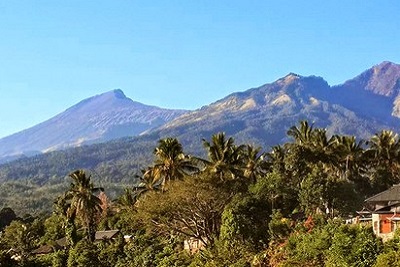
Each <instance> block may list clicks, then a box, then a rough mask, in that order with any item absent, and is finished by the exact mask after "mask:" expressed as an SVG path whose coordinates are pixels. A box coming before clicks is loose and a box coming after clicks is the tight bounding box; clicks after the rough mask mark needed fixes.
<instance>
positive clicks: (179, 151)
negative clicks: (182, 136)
mask: <svg viewBox="0 0 400 267" xmlns="http://www.w3.org/2000/svg"><path fill="white" fill-rule="evenodd" d="M154 154H155V156H156V161H155V164H154V166H152V167H151V168H149V169H147V170H146V172H145V173H143V175H144V177H145V178H146V179H148V178H149V177H153V181H152V183H151V186H153V185H158V184H159V185H160V186H161V190H164V189H165V185H166V183H167V182H169V181H171V180H182V179H183V177H184V176H186V175H189V174H193V173H197V172H198V171H199V168H198V166H197V165H196V164H195V163H194V161H193V160H192V159H191V158H190V157H189V156H187V155H185V154H184V153H183V148H182V145H181V144H180V143H179V141H178V140H177V139H176V138H165V139H161V140H160V141H159V142H158V147H156V148H155V150H154Z"/></svg>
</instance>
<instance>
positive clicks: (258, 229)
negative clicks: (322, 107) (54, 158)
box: [0, 121, 400, 267]
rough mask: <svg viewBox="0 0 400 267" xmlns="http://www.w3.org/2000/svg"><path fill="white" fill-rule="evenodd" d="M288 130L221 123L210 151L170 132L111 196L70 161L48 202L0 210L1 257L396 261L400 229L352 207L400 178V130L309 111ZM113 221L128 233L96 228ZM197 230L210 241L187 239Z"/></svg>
mask: <svg viewBox="0 0 400 267" xmlns="http://www.w3.org/2000/svg"><path fill="white" fill-rule="evenodd" d="M287 134H288V139H289V140H290V141H289V142H286V143H285V144H282V145H277V146H274V147H273V148H272V150H269V151H267V152H264V151H263V150H262V149H261V148H257V147H254V146H251V145H248V144H242V143H237V142H236V141H235V140H234V139H233V138H232V137H229V136H227V135H226V134H224V133H217V134H214V135H213V136H212V137H211V138H210V139H206V140H204V141H203V142H202V143H203V147H204V152H205V153H204V154H205V155H206V156H204V157H202V156H195V155H188V154H187V153H186V152H185V150H184V146H182V144H181V143H180V142H179V140H178V139H176V138H164V139H161V140H159V141H158V143H157V144H156V146H155V148H154V149H153V148H149V149H150V154H152V155H153V160H152V161H151V162H150V163H149V164H147V165H146V166H145V167H143V168H142V170H141V172H140V175H139V177H138V179H139V183H137V184H136V185H135V186H134V185H128V186H127V187H126V188H125V190H124V192H123V193H121V194H120V195H119V196H118V198H116V199H115V200H114V201H112V200H111V198H109V197H108V194H109V191H110V189H112V188H111V187H109V185H108V184H106V183H104V184H99V183H98V181H96V179H95V175H93V172H92V171H90V170H89V171H85V170H76V171H73V170H72V171H70V172H69V175H68V177H66V178H65V179H66V180H65V182H67V183H69V186H66V187H65V188H57V189H58V190H60V192H59V193H55V194H54V195H55V196H54V198H53V199H52V200H50V199H48V200H47V201H49V202H50V203H48V204H51V206H52V207H53V208H52V213H51V214H41V215H35V216H27V215H24V216H21V215H20V214H18V213H17V215H15V214H14V213H13V211H12V210H11V209H9V208H7V209H3V210H1V211H0V219H1V226H2V227H3V234H2V235H1V236H0V252H1V254H0V255H1V257H0V261H1V264H2V265H4V264H6V266H69V267H72V266H88V264H90V265H93V264H95V265H97V266H173V265H175V266H192V267H194V266H215V267H217V266H375V267H382V266H396V265H395V264H398V258H399V257H400V252H399V251H398V249H397V247H398V246H399V245H400V236H398V235H396V237H395V238H394V239H393V240H391V241H389V242H387V243H385V244H383V243H382V241H381V240H380V239H378V238H376V237H375V236H374V234H373V232H372V228H371V226H368V225H361V224H356V225H345V224H344V219H345V218H348V216H351V215H354V214H355V211H357V210H360V209H361V208H362V203H363V200H364V199H365V198H366V197H368V196H370V195H372V194H376V193H378V192H380V191H382V190H385V189H387V188H389V187H390V186H391V185H393V184H395V183H399V182H400V176H399V169H400V161H399V157H398V155H399V153H400V140H399V137H398V135H397V134H395V133H394V132H392V131H386V130H384V131H381V132H380V133H377V134H376V135H374V136H373V137H371V138H370V139H369V140H368V141H361V140H360V141H358V140H356V138H355V137H353V136H343V135H334V136H329V135H328V134H327V132H326V130H324V129H322V128H315V127H314V126H313V125H311V124H309V123H308V122H306V121H302V122H300V123H299V124H298V125H297V126H293V127H291V128H290V129H289V130H288V132H287ZM92 178H94V179H92ZM11 189H12V187H10V190H11ZM19 189H20V191H19V193H21V192H22V191H24V190H29V188H27V187H25V188H22V187H20V188H19ZM55 191H57V190H55ZM44 193H45V192H44V191H42V194H44ZM28 201H30V200H28ZM18 215H19V217H18ZM107 229H119V230H120V231H121V233H123V234H128V235H130V236H131V239H130V240H124V239H123V238H122V236H120V237H119V238H116V239H108V240H107V239H103V240H102V241H99V240H98V239H96V234H95V233H96V231H101V230H107ZM62 237H66V239H63V240H64V241H62V243H60V242H61V241H59V240H60V238H62ZM185 240H186V243H185V242H184V241H185ZM57 242H58V243H57ZM188 242H191V243H190V244H194V243H193V242H195V243H196V247H197V248H200V250H201V251H198V250H196V249H193V248H192V249H190V247H189V248H188V249H184V247H183V244H184V243H185V244H189V243H188ZM46 244H47V247H46V246H45V245H46ZM39 248H40V249H39ZM45 248H46V250H45ZM37 249H39V250H37ZM39 251H40V253H39ZM43 251H46V252H43ZM39 254H41V255H39ZM43 254H45V255H43ZM12 256H14V257H12Z"/></svg>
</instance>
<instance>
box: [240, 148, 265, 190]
mask: <svg viewBox="0 0 400 267" xmlns="http://www.w3.org/2000/svg"><path fill="white" fill-rule="evenodd" d="M260 151H261V148H254V147H253V146H250V145H247V146H245V149H244V150H243V160H244V167H243V176H244V177H245V178H247V179H249V181H250V182H251V183H254V182H256V180H257V178H258V177H260V176H263V175H265V174H266V170H267V166H266V162H265V160H264V159H265V153H260Z"/></svg>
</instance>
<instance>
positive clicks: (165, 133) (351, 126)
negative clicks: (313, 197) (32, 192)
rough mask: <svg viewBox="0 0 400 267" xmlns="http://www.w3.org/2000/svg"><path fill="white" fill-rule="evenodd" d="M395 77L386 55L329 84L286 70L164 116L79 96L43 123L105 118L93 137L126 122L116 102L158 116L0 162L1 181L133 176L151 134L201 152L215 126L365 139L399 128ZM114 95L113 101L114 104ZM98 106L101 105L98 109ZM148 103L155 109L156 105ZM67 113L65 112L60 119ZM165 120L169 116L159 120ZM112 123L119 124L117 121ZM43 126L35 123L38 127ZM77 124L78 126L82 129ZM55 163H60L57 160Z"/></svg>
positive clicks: (264, 143)
mask: <svg viewBox="0 0 400 267" xmlns="http://www.w3.org/2000/svg"><path fill="white" fill-rule="evenodd" d="M399 81H400V66H399V65H397V64H394V63H391V62H383V63H381V64H379V65H376V66H374V67H372V68H371V69H369V70H366V71H365V72H363V73H361V74H360V75H359V76H357V77H355V78H353V79H350V80H348V81H346V82H344V83H343V84H341V85H335V86H330V85H329V84H328V83H327V82H326V81H325V80H324V79H323V78H321V77H317V76H309V77H304V76H301V75H298V74H294V73H289V74H288V75H286V76H285V77H283V78H280V79H278V80H277V81H275V82H273V83H269V84H265V85H262V86H260V87H258V88H252V89H249V90H246V91H244V92H238V93H233V94H231V95H228V96H227V97H225V98H223V99H221V100H218V101H216V102H214V103H212V104H210V105H207V106H204V107H202V108H200V109H197V110H195V111H189V112H184V111H168V112H167V111H165V112H167V113H165V114H168V115H165V116H164V117H163V118H164V120H163V121H162V120H161V121H160V120H156V119H154V117H156V116H151V118H148V117H146V116H148V115H149V114H151V113H150V112H143V113H141V112H140V111H137V109H135V108H133V106H135V107H137V106H140V110H143V109H145V107H144V106H143V105H142V104H138V103H135V102H133V101H131V100H130V99H127V98H126V97H125V96H124V95H123V94H122V92H121V91H113V92H109V93H106V94H103V95H100V96H97V97H94V98H91V99H88V100H85V101H83V102H81V103H79V104H78V105H76V106H74V107H72V108H70V109H68V110H67V111H66V112H64V113H62V114H60V115H59V116H57V117H55V118H53V119H51V120H49V121H47V122H46V123H44V124H49V125H48V127H53V128H51V129H53V130H54V131H56V130H57V129H56V128H57V127H56V126H54V125H53V123H56V122H58V121H59V120H60V121H69V122H70V124H69V125H68V127H65V126H64V129H67V130H68V128H70V127H75V128H76V127H78V128H79V127H81V124H82V125H85V126H84V127H82V128H83V129H86V128H90V129H91V128H95V129H101V127H100V126H103V125H106V126H108V127H105V126H103V128H106V129H107V131H100V132H101V133H102V135H99V136H100V137H96V138H95V139H94V140H105V139H106V138H104V136H108V137H110V135H107V134H104V132H106V133H107V132H108V133H109V132H115V131H113V129H114V128H119V129H121V128H123V127H122V126H120V125H124V124H123V123H122V122H124V123H125V122H126V121H129V120H128V119H127V118H132V117H131V115H129V116H128V115H126V116H125V117H124V116H121V114H125V113H124V112H121V110H125V109H126V110H129V112H128V113H129V114H132V113H133V111H132V110H136V111H137V112H138V113H137V114H142V117H141V116H135V118H136V120H135V122H134V123H133V122H131V121H129V122H128V123H127V125H135V124H138V122H137V121H138V119H137V118H142V120H141V121H140V122H141V123H143V122H149V121H154V120H155V121H157V122H159V124H156V123H153V124H150V123H149V125H151V126H156V125H157V126H158V127H153V128H152V129H151V130H148V128H146V129H144V128H140V130H139V131H137V132H135V133H136V134H138V133H143V132H144V131H145V133H144V134H142V135H140V136H137V137H134V138H128V139H126V138H125V139H121V140H114V141H112V142H107V143H104V144H97V145H94V146H93V145H92V146H83V147H79V148H75V149H69V150H66V151H60V152H54V153H47V154H45V155H42V156H36V157H34V158H26V159H20V160H18V161H14V162H13V163H10V164H6V165H0V181H7V180H8V179H11V178H12V179H20V178H29V179H31V178H32V179H33V178H34V179H37V180H38V181H39V180H40V183H45V182H46V180H47V179H48V178H49V177H50V176H57V177H59V176H63V175H65V174H66V173H67V172H68V171H70V170H73V169H76V168H86V169H93V170H95V171H96V172H97V173H103V174H105V176H106V177H108V178H107V179H111V180H114V181H116V180H123V179H131V177H132V176H133V174H134V173H135V172H137V171H138V169H139V168H141V167H144V166H145V165H146V164H149V163H150V161H151V158H152V151H153V149H154V147H155V146H156V144H157V140H159V139H161V138H165V137H169V136H172V137H177V138H178V139H179V140H180V142H181V143H182V144H183V145H184V148H185V151H186V152H188V153H192V154H197V155H202V154H204V149H203V148H202V140H203V139H209V138H210V137H211V135H212V134H215V133H217V132H220V131H224V132H225V133H226V134H227V135H229V136H233V137H234V138H235V140H236V142H237V143H250V144H254V145H256V146H261V147H262V148H264V149H265V150H269V149H270V147H271V146H274V145H277V144H280V143H283V142H287V141H288V137H287V135H286V132H287V130H288V129H289V128H290V127H291V126H293V125H297V124H298V122H299V121H301V120H308V121H309V122H310V123H314V125H315V126H316V127H322V128H326V129H327V131H328V134H344V135H355V136H357V137H358V138H363V139H368V138H369V137H371V136H372V135H373V134H375V133H377V132H379V131H381V130H383V129H389V130H394V131H396V132H400V119H399V116H398V115H397V114H398V113H397V112H398V110H399V106H398V105H399V102H400V101H399V98H400V97H399V95H400V90H399V83H400V82H399ZM116 102H117V103H119V104H118V105H116V104H115V103H116ZM121 102H122V103H125V104H126V106H127V107H125V106H124V105H123V104H121ZM99 103H100V104H99ZM99 106H101V108H102V111H101V112H100V111H98V110H97V108H98V107H99ZM114 106H118V107H119V109H120V110H119V109H114ZM148 109H149V110H153V109H154V107H148ZM93 110H95V111H93ZM116 110H118V112H117V111H116ZM155 110H156V111H154V113H155V114H158V118H159V117H161V115H160V114H164V113H162V111H160V109H157V108H155ZM171 112H172V115H171ZM71 114H73V115H71ZM87 114H90V115H87ZM110 114H114V115H115V117H112V116H111V115H110ZM135 114H136V113H135ZM179 114H180V116H177V115H179ZM66 117H68V118H69V119H68V120H66V119H65V118H66ZM61 118H63V119H61ZM101 118H104V120H102V119H101ZM110 118H113V119H110ZM77 121H79V123H77ZM87 121H89V122H91V123H93V121H94V122H96V123H95V124H94V125H95V126H96V127H97V128H96V127H95V126H90V125H91V124H90V123H89V122H87ZM165 121H167V122H166V123H164V122H165ZM116 123H120V125H117V126H115V124H116ZM109 125H111V127H110V126H109ZM140 125H142V124H140ZM42 126H43V125H38V126H36V127H39V129H40V127H42ZM149 128H150V127H149ZM32 129H35V128H32ZM32 129H31V131H32V132H33V134H36V135H33V136H36V137H35V139H36V142H39V141H43V142H44V140H42V139H50V138H52V136H53V134H50V133H51V132H50V133H49V132H47V133H46V135H45V137H44V138H43V137H42V136H41V135H40V134H39V133H37V132H35V131H33V130H32ZM47 129H49V128H47ZM79 129H80V128H79ZM83 129H82V130H81V131H80V132H84V130H83ZM110 129H111V130H110ZM64 131H66V130H63V131H61V132H60V131H58V132H57V134H54V136H55V137H54V138H59V136H58V135H61V134H64ZM129 131H130V132H131V133H133V132H134V130H129ZM129 131H128V132H129ZM93 132H95V133H98V132H96V131H93ZM121 132H122V131H121ZM125 133H126V132H125ZM20 134H21V133H20ZM121 135H122V134H121ZM113 136H114V137H115V136H117V135H113ZM39 137H40V138H39ZM32 138H33V137H32ZM74 138H75V139H74V140H76V137H74ZM102 138H104V139H102ZM89 140H90V139H89ZM46 141H47V140H46ZM32 145H33V144H32ZM0 147H1V145H0ZM53 148H54V147H53ZM57 164H58V165H60V164H62V167H60V166H58V165H57ZM127 166H128V167H127Z"/></svg>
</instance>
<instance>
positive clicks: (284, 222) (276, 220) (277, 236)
mask: <svg viewBox="0 0 400 267" xmlns="http://www.w3.org/2000/svg"><path fill="white" fill-rule="evenodd" d="M290 232H291V227H290V220H289V219H288V218H285V217H283V215H282V213H281V212H280V211H279V210H274V211H273V213H272V215H271V221H270V222H269V223H268V233H269V235H270V237H271V239H274V240H282V239H284V238H286V237H288V236H289V234H290Z"/></svg>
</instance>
